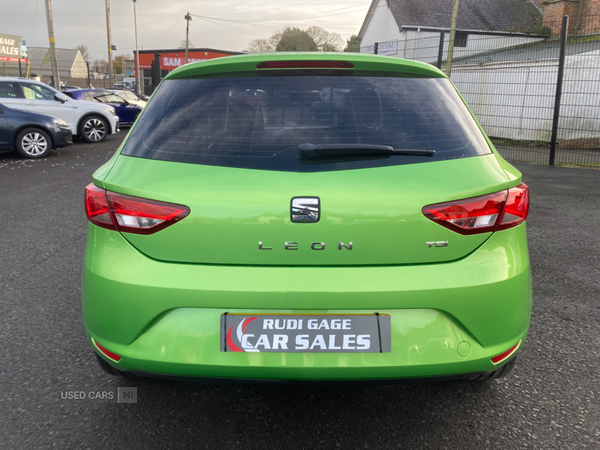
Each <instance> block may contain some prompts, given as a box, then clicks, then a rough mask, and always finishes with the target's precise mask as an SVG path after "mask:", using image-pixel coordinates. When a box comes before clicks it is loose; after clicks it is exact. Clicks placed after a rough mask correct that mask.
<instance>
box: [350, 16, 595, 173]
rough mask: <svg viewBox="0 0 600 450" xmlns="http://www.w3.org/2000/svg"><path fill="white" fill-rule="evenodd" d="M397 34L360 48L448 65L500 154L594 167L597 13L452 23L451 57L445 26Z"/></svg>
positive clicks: (444, 68) (442, 66) (541, 161)
mask: <svg viewBox="0 0 600 450" xmlns="http://www.w3.org/2000/svg"><path fill="white" fill-rule="evenodd" d="M563 31H564V32H563ZM403 37H404V39H403V40H399V41H392V42H384V43H379V44H377V49H375V45H374V46H365V47H362V48H361V52H363V53H375V52H376V53H378V54H383V55H388V56H395V57H400V58H407V59H413V60H418V61H422V62H426V63H429V64H433V65H436V66H438V67H439V68H441V69H442V70H444V71H445V72H446V73H449V74H450V79H451V80H452V81H453V83H454V84H455V85H456V86H457V88H458V90H459V91H460V92H461V94H462V95H463V97H464V98H465V100H466V102H467V104H468V105H469V106H470V108H471V109H472V111H473V113H474V114H475V116H476V117H477V118H478V120H479V121H480V123H481V125H482V126H483V128H484V129H485V130H486V132H487V134H488V136H490V138H491V140H492V141H493V142H494V144H495V146H496V148H497V149H498V151H499V152H500V153H501V154H502V155H503V156H504V157H505V158H507V159H509V160H512V161H521V162H528V163H537V164H549V163H550V164H558V165H575V166H585V167H600V16H587V17H583V18H581V19H579V20H577V18H573V19H572V20H568V19H567V20H560V21H557V22H547V23H546V25H545V26H544V27H540V28H539V29H537V30H535V32H528V33H524V32H519V31H518V30H516V31H515V30H513V31H511V32H506V33H492V32H476V31H468V32H466V31H461V30H458V31H457V32H456V36H455V39H454V49H453V52H452V56H451V57H450V56H449V40H450V35H449V33H448V32H447V31H440V30H427V29H418V28H415V29H414V30H410V29H405V30H404V32H403Z"/></svg>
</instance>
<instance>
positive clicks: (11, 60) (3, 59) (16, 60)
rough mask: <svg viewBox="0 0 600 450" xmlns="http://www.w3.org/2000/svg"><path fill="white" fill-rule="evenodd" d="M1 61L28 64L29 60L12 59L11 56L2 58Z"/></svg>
mask: <svg viewBox="0 0 600 450" xmlns="http://www.w3.org/2000/svg"><path fill="white" fill-rule="evenodd" d="M0 61H9V62H19V61H21V62H22V63H26V62H27V61H28V60H27V59H25V58H11V57H9V56H0Z"/></svg>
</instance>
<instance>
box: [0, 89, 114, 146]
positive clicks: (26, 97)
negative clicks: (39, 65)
mask: <svg viewBox="0 0 600 450" xmlns="http://www.w3.org/2000/svg"><path fill="white" fill-rule="evenodd" d="M0 102H2V103H3V104H4V105H6V106H8V107H10V108H14V109H19V110H22V111H31V112H35V113H40V114H47V115H50V116H54V117H58V118H59V119H62V120H64V121H65V122H67V124H68V125H69V129H70V130H71V132H72V133H73V135H77V136H81V137H82V138H83V139H84V140H85V141H87V142H101V141H103V140H104V139H105V138H106V136H108V135H109V134H114V133H117V132H118V131H119V118H118V117H117V115H116V112H115V109H114V108H113V107H112V106H110V105H104V104H102V103H95V102H86V101H81V100H73V99H72V98H69V97H68V96H66V95H65V94H63V93H62V92H60V91H57V90H56V89H54V88H51V87H49V86H47V85H45V84H44V83H40V82H39V81H34V80H29V79H27V78H19V77H0Z"/></svg>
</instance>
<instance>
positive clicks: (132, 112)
mask: <svg viewBox="0 0 600 450" xmlns="http://www.w3.org/2000/svg"><path fill="white" fill-rule="evenodd" d="M64 93H65V94H67V95H68V96H69V97H71V98H74V99H75V100H88V101H91V102H100V103H107V104H109V105H110V106H112V107H113V108H115V111H116V112H117V116H118V117H119V125H122V126H127V125H133V122H135V119H136V118H137V116H138V114H139V113H140V112H141V111H142V108H140V107H139V106H136V105H132V104H130V103H129V102H128V101H127V100H125V99H124V98H121V97H119V96H118V95H117V94H115V93H114V92H110V91H107V90H105V89H73V90H69V91H65V92H64Z"/></svg>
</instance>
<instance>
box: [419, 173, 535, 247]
mask: <svg viewBox="0 0 600 450" xmlns="http://www.w3.org/2000/svg"><path fill="white" fill-rule="evenodd" d="M422 212H423V214H424V215H425V216H426V217H427V218H429V219H431V220H433V221H434V222H436V223H438V224H440V225H441V226H443V227H446V228H449V229H450V230H452V231H455V232H457V233H460V234H465V235H466V234H478V233H489V232H492V231H499V230H506V229H507V228H512V227H515V226H517V225H519V224H521V223H522V222H524V221H525V219H526V218H527V214H528V212H529V188H528V187H527V185H526V184H525V183H521V184H520V185H518V186H516V187H514V188H511V189H507V190H505V191H500V192H496V193H494V194H488V195H482V196H480V197H474V198H468V199H465V200H456V201H452V202H445V203H438V204H435V205H429V206H425V207H424V208H423V210H422Z"/></svg>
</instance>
